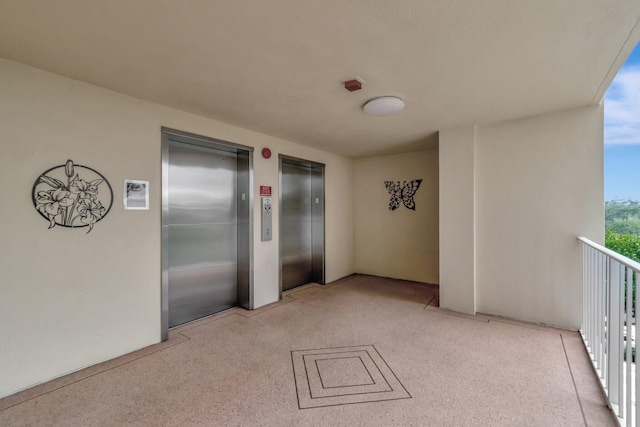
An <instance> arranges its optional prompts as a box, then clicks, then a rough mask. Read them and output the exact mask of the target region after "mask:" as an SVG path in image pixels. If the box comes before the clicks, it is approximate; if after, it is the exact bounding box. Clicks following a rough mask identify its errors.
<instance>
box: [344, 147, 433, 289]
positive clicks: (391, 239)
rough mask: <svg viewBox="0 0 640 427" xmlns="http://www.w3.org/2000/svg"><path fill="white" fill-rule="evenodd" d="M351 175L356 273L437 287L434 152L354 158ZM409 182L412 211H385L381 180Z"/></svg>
mask: <svg viewBox="0 0 640 427" xmlns="http://www.w3.org/2000/svg"><path fill="white" fill-rule="evenodd" d="M353 175H354V177H353V182H354V202H355V224H354V227H355V242H356V244H355V255H354V257H355V269H356V271H357V272H358V273H365V274H373V275H376V276H383V277H393V278H398V279H405V280H415V281H419V282H427V283H438V150H427V151H419V152H415V153H406V154H398V155H392V156H381V157H373V158H366V159H358V160H355V161H354V165H353ZM414 179H422V182H421V184H420V188H419V189H418V191H417V192H416V193H415V196H414V200H415V204H416V209H415V211H414V210H410V209H407V208H406V207H405V206H404V205H403V204H400V207H399V208H398V209H396V210H394V211H390V210H389V199H390V195H389V193H388V192H387V190H386V188H385V186H384V181H401V182H402V181H411V180H414Z"/></svg>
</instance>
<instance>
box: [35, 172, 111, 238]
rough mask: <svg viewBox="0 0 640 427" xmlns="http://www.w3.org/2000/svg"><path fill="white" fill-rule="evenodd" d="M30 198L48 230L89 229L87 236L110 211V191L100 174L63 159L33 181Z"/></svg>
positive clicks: (108, 185)
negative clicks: (55, 228) (63, 228)
mask: <svg viewBox="0 0 640 427" xmlns="http://www.w3.org/2000/svg"><path fill="white" fill-rule="evenodd" d="M32 198H33V205H34V206H35V208H36V210H37V211H38V212H39V213H40V215H42V216H43V217H44V218H45V219H46V220H47V221H49V228H53V227H55V226H56V225H60V226H62V227H69V228H78V227H89V230H88V231H87V233H89V232H90V231H91V230H93V226H94V225H95V224H96V223H97V222H98V221H100V220H101V219H103V218H104V217H105V216H106V215H107V213H109V211H110V210H111V206H112V205H113V190H112V189H111V185H110V184H109V181H107V179H106V178H105V177H104V176H103V175H102V174H101V173H100V172H98V171H96V170H94V169H91V168H90V167H88V166H83V165H76V164H74V163H73V161H72V160H67V162H66V163H65V164H64V165H59V166H54V167H52V168H51V169H48V170H46V171H45V172H44V173H43V174H42V175H40V176H39V177H38V179H36V182H35V184H33V193H32Z"/></svg>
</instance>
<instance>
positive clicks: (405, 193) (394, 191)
mask: <svg viewBox="0 0 640 427" xmlns="http://www.w3.org/2000/svg"><path fill="white" fill-rule="evenodd" d="M421 182H422V180H421V179H414V180H413V181H409V182H407V181H402V184H400V181H385V182H384V186H385V187H387V191H388V192H389V194H391V200H389V210H390V211H395V210H396V209H398V208H399V207H400V202H402V204H403V205H404V206H405V207H406V208H407V209H411V210H414V211H415V210H416V202H415V201H414V200H413V195H414V194H416V191H418V188H420V183H421Z"/></svg>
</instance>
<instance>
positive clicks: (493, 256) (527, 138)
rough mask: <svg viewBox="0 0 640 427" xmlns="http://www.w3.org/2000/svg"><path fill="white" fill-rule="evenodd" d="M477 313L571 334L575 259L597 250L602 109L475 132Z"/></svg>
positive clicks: (576, 293) (577, 304)
mask: <svg viewBox="0 0 640 427" xmlns="http://www.w3.org/2000/svg"><path fill="white" fill-rule="evenodd" d="M475 147H476V172H475V173H476V249H477V251H476V263H477V264H476V272H477V273H476V274H477V276H476V279H477V283H476V286H477V309H478V311H479V312H486V313H492V314H498V315H503V316H507V317H513V318H518V319H522V320H527V321H532V322H541V323H546V324H550V325H555V326H561V327H565V328H570V329H577V328H578V327H579V324H580V318H581V315H582V313H581V301H582V300H581V271H582V270H581V268H582V267H581V265H582V264H581V263H582V255H581V254H582V252H581V249H580V245H579V243H578V241H577V240H576V237H578V236H581V235H582V236H587V237H589V238H590V239H592V240H595V241H597V242H600V243H601V242H602V238H603V232H604V212H603V210H604V208H603V107H602V106H601V105H600V106H593V107H586V108H578V109H574V110H570V111H565V112H558V113H553V114H548V115H544V116H539V117H532V118H528V119H523V120H518V121H512V122H506V123H500V124H496V125H491V126H478V127H477V129H476V144H475Z"/></svg>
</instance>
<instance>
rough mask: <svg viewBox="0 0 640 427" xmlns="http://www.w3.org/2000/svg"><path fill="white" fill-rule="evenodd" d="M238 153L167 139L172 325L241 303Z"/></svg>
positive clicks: (170, 318)
mask: <svg viewBox="0 0 640 427" xmlns="http://www.w3.org/2000/svg"><path fill="white" fill-rule="evenodd" d="M237 157H238V156H237V154H236V153H232V152H228V151H223V150H217V149H213V148H205V147H200V146H196V145H190V144H184V143H181V142H174V141H169V169H168V184H169V191H168V202H169V203H168V205H169V212H168V228H169V230H168V235H169V239H168V240H169V241H168V274H169V290H168V291H169V327H172V326H176V325H180V324H182V323H185V322H189V321H191V320H194V319H198V318H200V317H203V316H207V315H209V314H212V313H215V312H218V311H221V310H224V309H227V308H230V307H234V306H236V305H237V299H238V297H237V295H238V292H237V274H238V271H237V249H238V241H237V240H238V239H237V236H238V234H237V233H238V219H237V210H238V207H237V203H236V181H237V171H238V168H237Z"/></svg>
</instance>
